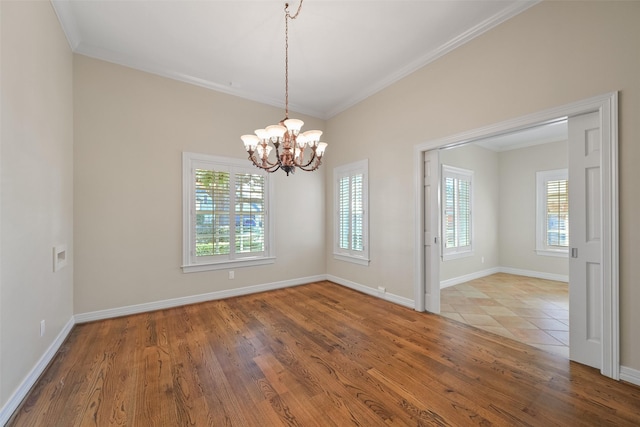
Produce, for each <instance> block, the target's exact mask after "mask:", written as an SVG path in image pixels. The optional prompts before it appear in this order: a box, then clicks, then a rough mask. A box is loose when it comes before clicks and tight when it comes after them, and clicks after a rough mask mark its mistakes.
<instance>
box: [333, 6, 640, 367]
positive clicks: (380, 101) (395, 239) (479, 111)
mask: <svg viewBox="0 0 640 427" xmlns="http://www.w3.org/2000/svg"><path fill="white" fill-rule="evenodd" d="M638 22H640V2H542V3H540V4H538V5H536V6H534V7H532V8H530V9H528V10H527V11H525V12H524V13H522V14H520V15H518V16H516V17H514V18H513V19H511V20H509V21H507V22H505V23H503V24H502V25H500V26H498V27H496V28H494V29H493V30H491V31H489V32H487V33H485V34H484V35H482V36H481V37H478V38H476V39H475V40H473V41H471V42H469V43H467V44H466V45H464V46H462V47H461V48H459V49H457V50H455V51H454V52H452V53H449V54H448V55H445V56H444V57H442V58H440V59H439V60H438V61H436V62H434V63H432V64H430V65H429V66H426V67H424V68H423V69H421V70H419V71H417V72H415V73H413V74H412V75H410V76H408V77H406V78H404V79H403V80H401V81H399V82H397V83H396V84H394V85H393V86H391V87H389V88H387V89H385V90H383V91H381V92H379V93H377V94H376V95H374V96H372V97H370V98H368V99H366V100H365V101H363V102H362V103H360V104H358V105H356V106H355V107H353V108H351V109H349V110H347V111H345V112H344V113H342V114H340V115H338V116H336V117H334V118H332V119H330V120H329V121H328V123H327V130H328V132H327V133H328V135H327V140H330V141H332V143H333V144H332V146H331V152H330V156H327V163H328V164H327V166H328V168H327V170H330V169H331V168H333V167H335V166H337V165H339V164H343V163H346V162H349V161H353V160H358V159H359V158H361V157H368V158H369V173H370V181H369V185H370V193H371V207H370V212H371V215H370V220H371V227H370V228H371V265H370V266H369V267H368V268H367V267H362V266H354V265H350V264H347V263H341V262H340V261H336V260H334V259H333V258H332V257H331V253H330V252H331V251H330V248H331V243H330V242H332V235H331V233H330V231H329V230H331V227H332V226H333V218H332V216H331V215H327V225H328V226H327V230H328V231H327V234H326V240H327V243H328V244H327V248H328V249H327V273H328V274H332V275H335V276H339V277H342V278H344V279H346V280H350V281H353V282H356V283H360V284H363V285H366V286H371V287H372V288H373V289H375V288H376V287H377V286H386V287H387V290H388V291H389V292H393V293H395V294H398V295H401V296H404V297H407V298H411V297H412V295H413V272H414V253H413V251H414V249H413V245H414V235H415V233H417V232H418V230H415V229H414V215H415V214H414V212H415V200H414V183H415V177H414V171H413V147H414V146H415V145H417V144H421V143H424V142H427V141H430V140H435V139H437V138H443V137H446V136H449V135H454V134H458V133H460V132H463V131H466V130H470V129H476V128H480V127H482V126H487V125H490V124H493V123H498V122H502V121H504V120H507V119H510V118H514V117H519V116H523V115H526V114H531V113H534V112H537V111H541V110H545V109H549V108H552V107H556V106H560V105H565V104H568V103H571V102H576V101H579V100H582V99H587V98H590V97H593V96H596V95H601V94H604V93H608V92H611V91H617V90H619V91H620V105H619V107H620V156H619V159H620V164H619V172H620V313H621V316H620V320H621V330H620V333H621V337H620V338H621V363H622V364H623V365H624V366H628V367H630V368H633V369H640V335H638V334H637V331H636V329H637V328H636V325H639V324H640V310H637V309H636V307H637V306H638V305H640V286H639V283H638V281H639V279H638V277H640V264H639V263H638V262H637V260H638V259H640V222H638V221H637V216H638V212H639V211H640V197H639V196H638V191H637V183H638V182H640V168H638V167H637V165H636V163H637V160H638V159H639V158H640V143H639V142H638V141H640V121H638V120H637V117H640V78H639V77H638V76H640V55H639V54H638V45H639V44H640V26H639V25H638ZM359 153H364V154H359ZM330 177H331V174H330V173H328V174H327V179H328V180H329V181H328V182H327V190H328V191H327V196H326V197H327V199H326V200H327V204H328V206H331V205H332V200H333V194H332V188H333V187H332V186H331V185H329V184H330Z"/></svg>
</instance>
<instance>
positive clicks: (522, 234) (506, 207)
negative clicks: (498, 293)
mask: <svg viewBox="0 0 640 427" xmlns="http://www.w3.org/2000/svg"><path fill="white" fill-rule="evenodd" d="M499 159H500V214H501V219H500V265H501V266H502V267H508V268H516V269H520V270H530V271H537V272H541V273H551V274H559V275H562V276H568V275H569V259H568V258H566V257H565V258H559V257H551V256H542V255H538V254H537V253H536V252H535V248H536V172H538V171H545V170H554V169H566V168H567V167H568V151H567V142H566V141H562V142H556V143H551V144H542V145H536V146H533V147H527V148H522V149H519V150H511V151H505V152H503V153H500V155H499Z"/></svg>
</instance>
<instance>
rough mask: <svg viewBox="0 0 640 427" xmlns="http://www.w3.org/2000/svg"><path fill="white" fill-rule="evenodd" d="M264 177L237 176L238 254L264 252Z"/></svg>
mask: <svg viewBox="0 0 640 427" xmlns="http://www.w3.org/2000/svg"><path fill="white" fill-rule="evenodd" d="M264 181H265V180H264V177H263V176H260V175H254V174H247V173H238V174H235V188H236V197H235V206H236V209H235V225H236V226H235V229H236V239H235V241H236V253H254V252H262V251H263V250H264V215H265V208H264V190H265V188H264V183H265V182H264Z"/></svg>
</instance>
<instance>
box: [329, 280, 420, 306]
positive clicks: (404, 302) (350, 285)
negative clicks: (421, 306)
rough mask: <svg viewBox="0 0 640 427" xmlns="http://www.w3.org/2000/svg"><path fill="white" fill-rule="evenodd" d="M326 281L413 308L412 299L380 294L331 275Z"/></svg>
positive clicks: (370, 288)
mask: <svg viewBox="0 0 640 427" xmlns="http://www.w3.org/2000/svg"><path fill="white" fill-rule="evenodd" d="M326 280H329V281H331V282H334V283H337V284H338V285H341V286H344V287H346V288H350V289H353V290H355V291H358V292H362V293H363V294H367V295H371V296H373V297H377V298H380V299H383V300H385V301H389V302H392V303H394V304H398V305H402V306H404V307H408V308H413V305H414V302H413V300H412V299H409V298H405V297H401V296H399V295H395V294H390V293H388V292H380V291H379V290H378V289H374V288H372V287H369V286H365V285H361V284H360V283H356V282H352V281H350V280H347V279H342V278H340V277H336V276H332V275H331V274H327V277H326Z"/></svg>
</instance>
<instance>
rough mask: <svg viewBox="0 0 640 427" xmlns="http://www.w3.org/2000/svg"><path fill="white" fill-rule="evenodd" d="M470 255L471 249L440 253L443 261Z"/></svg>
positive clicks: (471, 253)
mask: <svg viewBox="0 0 640 427" xmlns="http://www.w3.org/2000/svg"><path fill="white" fill-rule="evenodd" d="M471 256H473V251H466V252H455V253H450V254H444V255H442V260H443V261H451V260H454V259H459V258H468V257H471Z"/></svg>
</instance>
